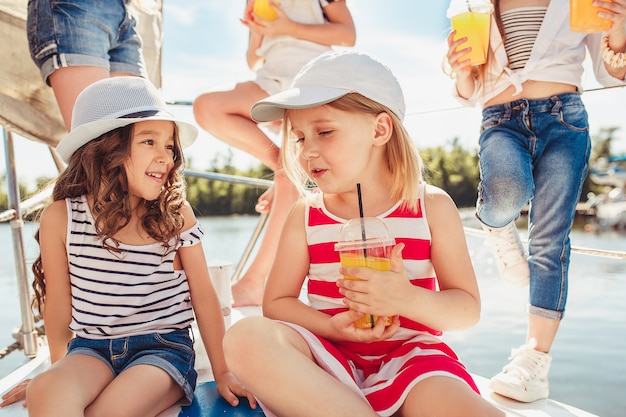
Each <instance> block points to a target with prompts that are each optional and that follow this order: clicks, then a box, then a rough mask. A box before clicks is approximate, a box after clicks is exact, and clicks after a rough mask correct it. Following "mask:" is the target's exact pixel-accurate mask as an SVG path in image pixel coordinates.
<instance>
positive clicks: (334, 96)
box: [224, 51, 504, 417]
mask: <svg viewBox="0 0 626 417" xmlns="http://www.w3.org/2000/svg"><path fill="white" fill-rule="evenodd" d="M404 110H405V108H404V99H403V94H402V90H401V88H400V85H399V83H398V81H397V80H396V78H395V77H394V75H393V74H392V73H391V71H390V70H389V69H388V68H387V67H386V66H385V65H383V64H382V63H380V62H379V61H377V60H375V59H373V58H372V57H370V56H368V55H366V54H362V53H358V52H350V51H344V52H328V53H325V54H323V55H321V56H320V57H319V58H317V59H315V60H313V61H311V62H310V63H309V64H307V65H306V66H305V67H304V68H303V69H302V71H301V72H300V73H299V74H298V75H297V76H296V78H295V79H294V82H293V83H292V86H291V88H290V89H288V90H286V91H284V92H282V93H278V94H276V95H273V96H270V97H268V98H267V99H264V100H261V101H259V102H257V103H256V104H255V105H254V106H253V107H252V109H251V114H252V117H253V118H254V119H255V120H257V121H270V120H276V119H281V118H282V119H283V129H284V131H283V149H284V150H285V155H284V161H283V162H284V166H285V169H286V170H287V173H288V175H289V176H290V178H291V179H292V181H294V183H295V184H296V185H297V186H299V187H300V189H301V192H302V195H303V198H301V199H300V201H299V202H298V203H296V205H295V206H294V208H293V209H292V210H291V212H290V214H289V216H288V218H287V219H286V222H285V226H284V229H283V232H282V235H281V238H280V244H279V249H278V254H277V256H276V259H275V261H274V265H273V267H272V270H271V272H270V275H269V278H268V281H267V285H266V288H265V293H264V299H263V313H264V315H265V317H249V318H245V319H243V320H240V321H239V322H237V323H235V324H234V325H233V326H232V327H231V328H230V329H229V331H228V332H227V333H226V336H225V339H224V353H225V355H226V360H227V363H228V365H229V367H230V368H231V369H232V370H233V372H234V373H235V375H236V376H237V378H238V379H239V380H240V381H241V382H242V383H243V384H244V385H245V386H246V388H248V389H249V390H250V392H252V394H254V395H255V396H256V398H257V400H258V401H259V403H261V405H262V407H263V409H264V411H265V412H266V414H268V415H281V416H296V415H306V416H329V415H332V416H335V417H337V416H351V417H352V416H360V417H364V416H378V415H379V416H392V415H394V416H397V415H402V416H416V415H428V416H438V415H440V416H448V417H450V416H466V417H467V416H481V417H486V416H502V415H504V414H503V413H501V412H500V411H499V410H497V409H496V408H495V407H494V406H492V405H491V404H489V403H488V402H487V401H486V400H485V399H483V398H482V397H481V396H480V395H478V389H477V387H476V385H475V383H474V381H473V380H472V377H471V376H470V374H469V373H468V372H467V370H466V369H465V367H464V366H463V364H462V363H461V362H460V361H459V359H458V357H457V356H456V354H455V353H454V351H453V350H452V349H451V348H450V347H448V346H447V345H446V344H445V343H444V342H443V341H442V340H441V338H440V336H441V334H442V331H444V330H455V329H461V328H465V327H468V326H471V325H473V324H474V323H476V321H477V320H478V318H479V315H480V297H479V293H478V286H477V283H476V277H475V275H474V270H473V268H472V263H471V260H470V257H469V254H468V251H467V246H466V243H465V236H464V234H463V226H462V223H461V220H460V217H459V214H458V211H457V209H456V206H455V205H454V203H453V201H452V199H451V198H450V197H449V196H448V195H447V194H446V193H445V192H444V191H442V190H440V189H438V188H436V187H434V186H431V185H426V184H425V183H424V181H423V177H422V162H421V159H420V157H419V154H418V153H417V151H416V149H415V145H414V144H413V141H412V140H411V138H410V137H409V135H408V133H407V131H406V130H405V128H404V127H403V125H402V118H403V116H404ZM311 183H314V184H315V185H316V188H317V190H316V191H315V192H310V191H307V188H310V185H311ZM357 183H360V184H361V188H362V207H363V215H364V216H365V217H377V218H378V219H379V220H381V221H383V222H384V223H385V224H386V225H387V227H388V229H389V231H390V234H391V236H392V237H394V238H395V239H396V242H399V243H398V244H397V245H396V246H395V247H394V248H393V251H392V259H391V270H390V271H385V272H382V271H375V270H372V269H367V268H357V267H350V268H346V267H343V268H341V267H340V262H339V255H338V254H337V252H335V251H334V250H333V246H334V243H335V242H337V240H338V238H339V230H340V228H341V226H342V225H343V224H344V223H346V222H347V221H348V219H353V218H358V217H359V216H360V210H359V198H358V192H357V186H356V184H357ZM342 274H345V275H351V276H354V277H358V278H360V279H361V280H345V279H342ZM305 280H307V292H308V302H306V303H305V302H303V301H302V300H301V299H300V291H301V288H302V285H303V284H304V282H305ZM363 313H370V314H375V315H378V316H380V319H379V320H378V322H377V323H376V324H375V326H374V327H373V328H370V329H360V328H356V327H355V326H354V320H355V319H357V318H358V317H360V316H361V315H362V314H363ZM387 318H392V322H391V324H390V325H388V326H386V323H385V321H386V319H387ZM270 376H271V379H272V384H268V383H267V382H268V377H270Z"/></svg>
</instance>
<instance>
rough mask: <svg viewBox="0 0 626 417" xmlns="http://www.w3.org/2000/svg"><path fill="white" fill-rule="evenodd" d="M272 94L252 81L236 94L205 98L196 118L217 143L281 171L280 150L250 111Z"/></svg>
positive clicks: (198, 102) (197, 107)
mask: <svg viewBox="0 0 626 417" xmlns="http://www.w3.org/2000/svg"><path fill="white" fill-rule="evenodd" d="M267 96H268V94H267V93H266V92H265V91H264V90H262V89H261V87H259V86H258V85H257V84H255V83H253V82H251V81H249V82H245V83H241V84H237V85H236V86H235V88H234V89H233V90H229V91H217V92H212V93H205V94H201V95H200V96H198V98H196V100H195V101H194V103H193V114H194V116H195V118H196V121H197V122H198V124H199V125H200V127H202V128H203V129H204V130H206V131H207V132H209V133H210V134H211V135H213V136H215V137H216V138H217V139H219V140H221V141H222V142H225V143H227V144H229V145H231V146H234V147H236V148H238V149H241V150H242V151H244V152H247V153H249V154H250V155H252V156H254V157H255V158H257V159H258V160H260V161H261V162H263V163H264V164H265V165H267V167H269V168H270V169H271V170H272V171H274V172H276V170H277V169H279V168H280V160H279V152H280V149H279V147H278V145H276V144H275V143H274V142H272V140H271V139H270V138H269V137H267V135H266V134H265V133H263V131H262V130H261V129H259V127H258V125H257V123H256V122H255V121H253V120H252V119H251V118H250V107H252V105H253V104H254V103H256V102H257V101H259V100H261V99H264V98H266V97H267Z"/></svg>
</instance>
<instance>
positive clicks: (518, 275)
mask: <svg viewBox="0 0 626 417" xmlns="http://www.w3.org/2000/svg"><path fill="white" fill-rule="evenodd" d="M481 225H482V227H483V230H484V231H485V232H486V233H487V241H488V242H489V244H490V245H491V248H492V250H493V257H494V259H495V261H496V266H497V267H498V272H499V273H500V276H501V277H502V278H503V279H504V280H505V281H506V282H508V283H509V284H511V285H514V286H516V287H525V286H526V285H528V283H529V282H530V269H529V268H528V260H527V256H526V251H525V250H524V246H523V245H522V241H521V240H520V238H519V234H517V228H516V227H515V222H511V223H509V224H507V225H506V226H504V227H497V228H496V227H489V226H486V225H484V224H482V223H481Z"/></svg>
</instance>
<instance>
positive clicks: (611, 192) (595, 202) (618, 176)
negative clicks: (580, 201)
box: [589, 155, 626, 230]
mask: <svg viewBox="0 0 626 417" xmlns="http://www.w3.org/2000/svg"><path fill="white" fill-rule="evenodd" d="M589 175H590V176H591V180H592V181H593V182H595V183H596V184H599V185H604V186H605V187H606V191H605V192H603V193H602V194H599V195H591V196H589V205H590V207H592V208H593V209H594V210H595V214H596V220H597V223H598V225H599V226H600V227H604V228H608V227H614V228H617V229H621V230H626V155H617V156H611V157H608V158H598V160H597V161H596V163H595V164H594V166H593V167H592V169H591V170H590V173H589Z"/></svg>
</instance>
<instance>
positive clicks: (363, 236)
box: [356, 182, 367, 258]
mask: <svg viewBox="0 0 626 417" xmlns="http://www.w3.org/2000/svg"><path fill="white" fill-rule="evenodd" d="M356 193H357V196H358V198H359V218H360V219H361V239H362V240H363V242H365V240H366V239H367V236H365V221H364V220H363V217H364V216H363V199H362V198H361V183H360V182H357V184H356ZM363 256H365V257H366V258H367V249H366V248H365V247H363Z"/></svg>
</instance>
